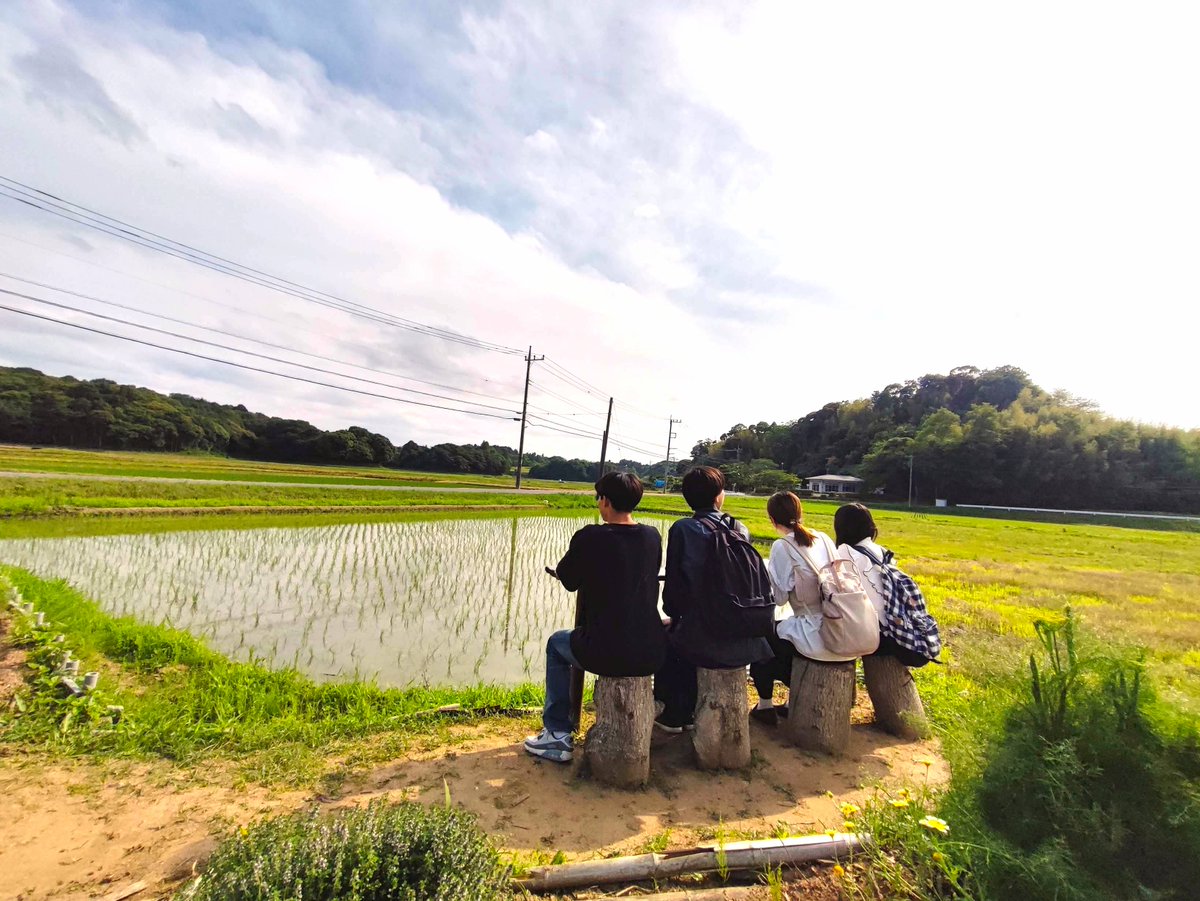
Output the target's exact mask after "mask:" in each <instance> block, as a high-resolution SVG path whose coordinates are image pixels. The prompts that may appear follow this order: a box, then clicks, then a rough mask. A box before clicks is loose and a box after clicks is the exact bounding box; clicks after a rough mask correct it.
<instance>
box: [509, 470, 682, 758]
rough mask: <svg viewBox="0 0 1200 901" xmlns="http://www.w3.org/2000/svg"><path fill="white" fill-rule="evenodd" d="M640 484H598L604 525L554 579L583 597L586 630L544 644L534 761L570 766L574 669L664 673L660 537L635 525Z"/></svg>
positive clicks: (585, 535) (585, 533) (615, 475)
mask: <svg viewBox="0 0 1200 901" xmlns="http://www.w3.org/2000/svg"><path fill="white" fill-rule="evenodd" d="M641 499H642V482H641V480H640V479H639V478H638V477H637V476H635V475H632V474H630V473H626V472H610V473H607V474H605V475H603V476H601V478H600V481H598V482H596V504H597V506H598V507H599V509H600V518H601V519H603V520H604V523H603V524H602V525H592V526H584V527H583V528H582V529H580V530H579V531H578V532H576V533H575V534H574V535H573V536H572V537H571V545H570V547H569V548H568V549H567V553H566V556H564V557H563V558H562V560H560V561H559V563H558V566H557V567H556V568H555V570H554V573H555V575H557V576H558V579H559V581H561V582H562V584H563V587H564V588H566V589H567V590H568V591H578V592H579V598H578V604H579V609H580V610H581V611H582V624H581V625H580V626H579V627H578V628H576V629H574V630H570V629H564V630H562V631H561V632H555V633H554V634H553V635H551V636H550V639H549V641H547V642H546V706H545V708H544V709H543V711H542V731H541V733H540V734H539V735H534V736H530V737H529V738H528V739H526V741H525V750H526V751H528V752H529V753H530V754H533V755H534V756H536V757H544V758H546V759H547V760H555V761H558V762H559V763H567V762H569V761H570V760H571V757H572V756H573V754H574V742H573V739H572V733H573V732H574V730H575V728H576V726H578V723H575V722H573V721H572V711H571V709H570V688H571V669H572V667H574V668H575V669H580V670H586V671H587V672H591V673H596V674H597V675H599V676H649V675H652V674H654V673H656V672H658V670H659V669H660V668H661V667H662V663H663V656H664V654H665V652H666V637H665V635H664V631H663V624H662V620H661V618H660V617H659V615H658V568H659V566H660V564H661V563H662V539H661V538H660V537H659V534H658V530H657V529H654V528H652V527H651V526H644V525H638V524H637V523H635V522H634V521H633V516H632V515H631V514H632V513H633V510H634V509H635V508H636V507H637V505H638V503H639V502H640V501H641Z"/></svg>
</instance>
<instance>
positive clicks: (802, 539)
mask: <svg viewBox="0 0 1200 901" xmlns="http://www.w3.org/2000/svg"><path fill="white" fill-rule="evenodd" d="M767 516H769V517H771V522H773V523H775V524H776V525H778V526H786V527H787V528H789V529H791V530H792V537H793V538H795V539H796V544H798V545H800V547H812V545H813V542H814V541H815V540H816V537H815V536H814V535H813V533H812V532H810V531H809V530H808V529H806V528H804V509H803V508H802V507H801V506H800V498H798V497H796V495H794V494H792V492H790V491H776V492H775V493H774V494H772V495H771V496H770V497H769V498H768V499H767Z"/></svg>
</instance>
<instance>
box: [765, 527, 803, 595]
mask: <svg viewBox="0 0 1200 901" xmlns="http://www.w3.org/2000/svg"><path fill="white" fill-rule="evenodd" d="M767 575H769V576H770V577H771V594H772V595H773V596H774V599H775V604H776V605H777V606H779V607H782V606H783V605H784V604H786V603H787V602H788V593H789V592H790V591H791V590H792V589H793V588H795V587H796V573H795V571H794V570H793V569H792V555H791V552H790V551H789V550H788V546H787V542H786V541H784V540H783V539H782V538H779V539H777V540H776V541H775V543H774V544H773V545H771V556H770V557H769V558H768V559H767Z"/></svg>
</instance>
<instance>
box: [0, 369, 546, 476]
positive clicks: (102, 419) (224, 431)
mask: <svg viewBox="0 0 1200 901" xmlns="http://www.w3.org/2000/svg"><path fill="white" fill-rule="evenodd" d="M0 442H11V443H17V444H53V445H57V446H61V447H80V448H92V449H116V450H157V451H184V450H205V451H212V452H214V453H221V454H229V455H230V456H234V457H242V458H246V459H251V460H270V461H274V462H281V463H342V464H363V465H377V466H395V467H398V468H403V469H420V470H430V471H436V472H470V473H492V474H502V473H505V472H508V471H509V469H511V468H512V466H513V463H514V461H515V460H516V456H517V452H516V451H515V450H513V449H512V448H509V447H498V446H495V445H489V444H488V443H487V442H484V443H483V444H478V445H457V444H438V445H435V446H433V447H423V446H421V445H419V444H416V443H415V442H412V441H409V442H408V443H407V444H404V445H401V446H399V447H397V446H395V445H394V444H393V443H392V442H391V440H390V439H388V438H387V437H385V436H383V435H379V434H376V433H374V432H369V431H367V430H366V429H363V428H359V427H357V426H352V427H351V428H348V429H340V430H338V431H333V432H327V431H324V430H322V429H319V428H317V427H316V426H314V425H312V424H311V423H308V422H305V421H303V420H300V419H280V418H278V417H275V416H267V415H264V414H262V413H252V412H250V411H249V410H247V409H246V408H245V407H243V406H241V405H238V406H236V407H231V406H227V405H224V404H214V403H211V402H210V401H206V400H200V399H198V398H195V397H188V396H187V395H186V394H172V395H169V396H168V395H165V394H159V393H158V392H157V391H151V390H150V389H148V388H136V387H134V386H132V385H119V384H117V383H116V382H113V381H109V380H108V379H93V380H91V381H80V380H79V379H75V378H72V377H70V376H65V377H63V378H56V377H54V376H49V375H43V374H42V373H40V372H38V371H37V370H36V369H11V368H7V367H0ZM526 459H528V460H530V461H531V462H539V461H541V460H543V459H544V458H543V457H541V456H539V455H537V454H526Z"/></svg>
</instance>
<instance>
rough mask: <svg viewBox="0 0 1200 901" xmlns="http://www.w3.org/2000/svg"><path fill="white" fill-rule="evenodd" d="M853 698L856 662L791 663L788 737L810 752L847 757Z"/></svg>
mask: <svg viewBox="0 0 1200 901" xmlns="http://www.w3.org/2000/svg"><path fill="white" fill-rule="evenodd" d="M853 698H854V661H853V660H851V661H849V662H847V663H819V662H817V661H816V660H808V659H806V658H804V657H797V658H796V659H795V660H793V661H792V685H791V689H790V691H789V693H788V716H787V723H786V725H785V727H784V728H785V730H786V732H787V735H788V738H789V739H791V741H792V742H793V743H794V744H796V745H798V746H799V747H801V748H804V749H805V750H809V751H823V752H824V753H826V754H844V753H845V751H846V748H847V746H848V745H849V744H850V707H851V705H852V704H853Z"/></svg>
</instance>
